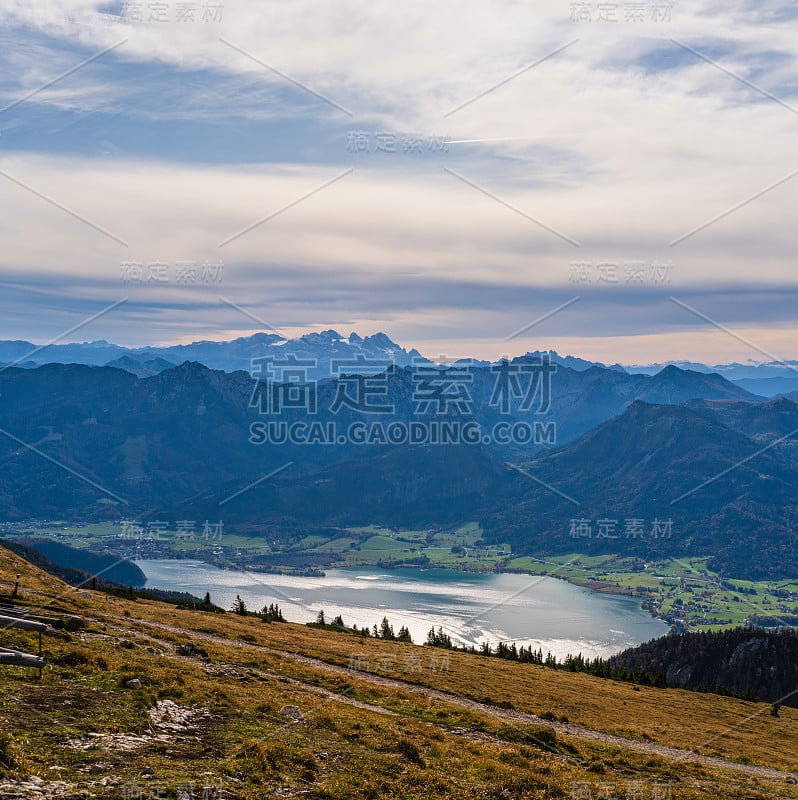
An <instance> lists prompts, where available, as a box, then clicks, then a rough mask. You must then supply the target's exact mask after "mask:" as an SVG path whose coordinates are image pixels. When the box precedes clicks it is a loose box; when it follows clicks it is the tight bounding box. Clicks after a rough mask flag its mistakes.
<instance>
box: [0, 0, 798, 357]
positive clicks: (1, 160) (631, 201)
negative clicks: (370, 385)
mask: <svg viewBox="0 0 798 800" xmlns="http://www.w3.org/2000/svg"><path fill="white" fill-rule="evenodd" d="M142 5H143V6H146V5H147V4H146V3H145V4H142ZM170 8H171V7H170ZM570 9H571V4H570V3H568V2H559V0H557V1H556V2H554V1H552V2H548V3H543V4H535V6H534V8H533V7H530V6H529V5H528V4H523V3H520V2H511V1H510V0H506V1H505V2H498V0H495V1H494V2H488V0H480V1H479V2H474V3H469V4H468V6H467V7H463V6H462V4H455V3H454V2H453V1H452V2H444V3H442V4H437V5H436V6H435V7H434V9H431V8H430V6H429V5H428V4H421V3H420V2H410V3H405V4H402V6H401V7H396V8H393V7H390V8H389V7H387V6H367V5H364V4H363V3H362V2H355V0H342V1H341V2H340V3H336V4H335V5H334V6H333V5H328V4H321V3H318V2H309V1H307V0H298V2H295V3H292V4H290V5H287V4H279V5H268V6H264V5H263V4H261V3H256V2H244V1H243V0H237V2H235V3H233V2H230V3H228V4H226V5H225V8H224V14H223V19H222V21H221V22H218V23H216V22H214V23H211V22H208V23H203V22H201V21H198V22H196V23H194V24H190V25H187V24H182V25H178V24H177V23H169V24H162V23H156V22H152V23H143V24H120V23H118V22H114V21H113V20H110V22H109V18H108V17H107V16H106V17H102V16H100V15H102V14H103V13H105V14H113V13H116V14H117V15H118V14H119V8H112V7H111V6H110V5H109V4H104V3H100V2H90V1H89V0H79V1H78V0H76V2H75V3H71V4H70V8H69V11H68V12H67V11H65V10H64V8H63V6H62V4H61V3H57V2H55V1H54V0H53V1H52V2H50V1H48V0H39V2H33V3H25V4H23V3H21V2H10V1H9V0H0V19H2V20H3V21H4V26H3V29H4V31H5V33H4V34H2V35H0V39H1V40H2V42H0V43H2V44H3V47H2V48H0V53H2V55H0V62H2V67H3V74H4V75H5V76H6V77H5V78H4V80H3V82H2V83H0V105H2V104H4V103H9V102H12V101H14V100H15V99H17V98H20V97H22V96H24V95H25V93H26V92H31V91H33V90H35V89H36V88H37V87H38V86H41V85H42V84H43V83H46V82H48V81H50V80H52V79H53V78H54V77H57V76H58V75H60V74H62V73H63V72H65V71H68V70H70V69H71V68H72V67H74V66H75V65H76V64H79V63H80V62H81V61H83V60H85V59H87V58H89V57H90V56H91V55H92V54H95V53H99V52H100V51H101V50H102V49H103V48H107V47H110V46H112V45H113V44H114V43H116V42H120V41H122V40H123V39H124V40H125V41H124V44H122V45H120V46H119V47H118V48H117V49H116V50H114V51H113V52H111V53H108V54H107V55H105V56H103V57H101V58H98V59H96V61H93V62H92V63H90V64H87V65H86V66H85V68H82V69H80V70H78V71H76V72H74V73H73V74H71V75H70V76H69V77H67V78H65V79H64V80H61V81H58V82H56V83H55V84H53V86H52V87H50V88H48V89H46V90H43V91H41V92H39V93H37V94H36V95H35V96H33V97H31V98H30V99H29V100H28V101H26V102H24V103H21V104H20V105H18V106H16V107H14V108H13V109H11V110H9V111H7V112H5V113H0V133H2V136H0V146H1V147H2V150H0V169H2V170H4V171H5V172H6V173H7V174H8V175H11V176H12V177H13V178H15V179H17V180H18V181H21V182H22V183H24V184H26V185H27V186H28V187H30V188H32V189H34V190H36V191H37V192H39V193H40V194H41V195H45V196H46V197H47V198H49V199H50V200H52V201H53V202H56V203H58V204H60V205H61V206H63V207H64V208H66V209H68V211H71V212H72V214H69V213H66V212H65V211H64V210H63V209H59V208H56V207H55V206H54V205H53V204H52V203H48V202H47V201H46V200H45V199H43V198H42V197H41V196H36V195H35V194H33V193H32V192H31V191H28V190H27V189H26V188H25V187H24V186H20V185H19V184H18V183H13V182H12V181H10V180H9V179H7V178H4V177H3V176H0V197H1V198H2V199H3V202H4V207H5V208H7V209H8V211H7V213H6V214H5V215H4V218H3V219H2V220H0V235H1V236H2V239H3V242H4V247H3V251H2V254H0V271H1V272H2V276H3V277H4V278H5V280H6V282H7V285H9V286H13V287H14V288H13V292H12V293H11V294H8V295H6V296H7V297H8V298H9V301H8V302H10V298H11V297H15V298H16V299H17V305H16V307H15V310H14V312H13V314H10V315H6V317H5V321H4V324H5V326H6V330H5V331H4V332H2V333H0V335H5V336H8V337H9V338H15V337H16V336H17V335H22V334H19V333H18V331H20V330H23V329H24V330H27V331H29V333H26V334H25V335H27V336H28V337H30V338H37V337H36V336H35V335H34V334H35V333H36V329H37V326H40V325H43V324H52V325H56V320H59V321H60V318H59V314H58V311H57V308H58V307H59V306H58V304H59V303H62V304H64V306H65V307H66V308H68V309H69V311H68V312H65V314H66V316H67V317H69V318H71V317H72V315H74V314H78V313H81V310H82V309H83V308H84V307H86V305H87V304H88V306H91V307H93V306H92V303H94V302H97V303H110V302H113V301H114V300H115V299H117V298H118V296H119V295H120V292H121V293H124V292H128V293H131V296H132V298H133V299H132V300H131V303H130V304H128V305H126V306H125V308H124V309H120V311H119V314H118V315H117V314H115V315H113V318H111V317H109V319H108V320H106V321H104V323H103V324H104V325H106V326H107V327H106V328H105V329H104V330H103V333H102V335H105V336H106V338H114V332H115V331H116V332H117V333H118V335H119V336H124V337H128V336H136V335H137V336H139V337H140V338H139V341H141V342H143V341H144V340H143V339H142V338H141V337H148V340H150V341H151V340H154V339H157V340H159V341H163V340H166V339H168V338H169V337H172V338H173V339H175V340H176V339H185V338H186V337H188V338H191V336H192V332H193V331H196V332H197V333H198V334H199V333H200V332H202V335H212V334H213V331H214V330H217V331H229V330H231V329H234V328H236V327H237V326H238V325H244V326H249V325H250V324H251V322H250V321H247V320H246V319H244V318H242V319H240V320H237V321H236V320H235V319H234V315H233V316H231V310H230V309H229V308H227V309H223V308H218V309H217V308H216V300H215V299H214V291H215V290H214V288H213V287H212V286H196V287H193V288H192V287H190V286H177V285H175V284H174V282H172V283H171V284H169V285H153V284H151V285H146V286H141V287H138V286H134V285H125V284H124V283H123V282H122V281H121V280H120V273H121V270H122V262H123V261H133V262H136V261H138V262H141V263H142V264H145V265H146V264H149V263H151V262H166V263H167V264H169V265H170V269H171V270H172V271H173V273H174V270H175V265H176V264H177V262H178V261H187V260H194V261H196V262H198V263H202V262H203V261H206V260H208V261H214V262H215V261H218V260H220V259H222V260H224V264H225V268H224V275H225V279H224V280H225V283H224V293H225V294H226V295H229V296H230V297H231V298H232V299H236V298H244V299H245V300H246V301H247V302H250V301H252V302H254V301H255V300H257V301H258V304H259V305H263V306H264V307H265V308H267V309H269V310H270V311H269V313H270V314H273V310H277V311H279V312H280V313H279V314H278V315H277V316H278V317H279V320H280V323H281V325H286V326H288V327H289V328H290V327H292V326H294V327H296V328H298V329H299V328H303V327H312V326H314V325H316V324H318V325H320V326H323V327H329V326H341V327H346V323H350V322H351V323H352V325H353V326H356V325H358V324H359V325H363V326H365V327H367V328H369V330H371V331H373V330H377V329H379V328H385V329H387V330H389V332H391V333H392V334H397V335H398V333H397V331H401V333H402V335H403V336H404V338H405V340H406V341H409V342H411V343H412V342H413V341H421V340H423V341H425V342H431V341H435V340H436V338H438V339H440V340H441V341H444V340H446V341H450V342H452V341H456V340H457V337H458V336H460V337H462V339H463V340H464V341H465V340H466V339H469V337H472V336H473V335H474V333H475V332H478V335H479V336H482V337H485V338H486V339H489V340H490V339H491V337H492V336H493V337H494V338H495V339H496V341H497V342H499V341H500V339H501V336H502V335H503V334H502V333H497V331H500V330H504V328H510V329H513V330H514V329H516V328H518V327H521V325H523V324H524V321H525V320H526V319H527V318H528V317H527V316H526V315H525V309H529V310H530V314H531V316H534V315H535V314H536V313H545V311H546V310H547V309H548V308H552V307H556V305H558V304H559V303H562V302H564V301H565V300H566V299H567V298H568V297H570V296H572V295H574V294H580V295H584V296H585V297H586V298H588V299H589V300H590V303H587V302H586V303H585V304H584V306H585V307H587V306H589V307H590V308H593V309H594V310H593V311H592V312H588V311H582V310H581V308H582V307H583V305H582V304H581V303H580V306H579V308H580V310H579V311H577V310H576V309H574V311H573V313H570V312H567V313H569V319H570V320H571V322H569V325H571V326H572V328H571V329H568V330H566V329H565V328H563V327H559V326H560V324H561V323H560V321H559V320H558V322H557V323H556V324H555V323H554V321H552V324H551V326H550V327H549V328H548V329H547V330H548V333H549V334H550V335H552V336H559V337H569V336H571V337H577V336H589V335H591V334H593V335H595V336H596V337H599V338H606V344H605V346H607V347H610V346H612V343H611V341H610V340H611V339H612V337H615V336H617V337H630V336H632V335H638V336H645V335H649V334H650V335H651V336H660V337H667V336H671V337H673V336H675V335H676V334H678V333H680V332H691V331H694V329H695V326H696V325H697V324H698V320H696V319H694V318H693V319H689V318H686V317H685V315H684V314H683V313H680V312H679V310H678V309H676V308H674V307H673V304H672V303H669V302H668V301H667V293H668V292H671V293H673V294H674V295H678V296H680V297H688V298H690V297H692V298H694V299H695V300H696V303H698V301H699V300H701V301H702V302H704V301H705V303H706V307H708V308H710V309H712V313H717V314H718V315H719V316H721V317H723V318H724V319H727V320H730V321H731V322H733V323H734V324H745V325H746V326H748V327H749V328H750V329H751V330H757V329H758V330H760V331H762V332H763V333H762V335H763V336H764V335H765V334H764V332H765V331H766V330H767V329H768V328H769V327H771V328H774V329H775V328H776V327H778V328H779V330H780V331H781V333H780V335H781V336H785V337H786V336H787V335H788V334H787V333H786V331H788V327H787V322H788V320H789V319H790V317H789V312H788V303H787V302H786V300H785V298H792V293H793V288H794V287H795V276H794V268H793V259H794V253H795V236H794V222H793V220H792V213H791V209H792V208H794V207H795V201H796V192H798V177H796V179H795V180H792V178H791V177H790V176H791V175H792V173H793V172H794V170H796V169H797V168H798V165H797V164H796V163H795V139H794V133H793V132H794V126H795V119H794V117H795V113H793V112H792V111H791V107H792V106H793V105H795V108H797V109H798V99H797V98H796V94H798V91H796V90H797V89H798V87H796V86H795V80H794V75H795V67H796V54H795V51H794V46H793V45H794V40H795V34H796V24H797V22H798V18H796V15H795V14H794V13H791V12H790V11H789V7H788V6H787V4H786V3H778V2H777V3H773V2H768V3H764V4H761V3H760V4H756V5H752V4H751V3H748V2H742V1H738V2H732V3H724V4H719V3H711V2H700V3H696V4H691V5H690V6H689V7H683V6H682V5H681V4H678V5H674V6H673V8H672V11H671V14H672V20H671V21H670V22H667V23H666V22H659V23H655V22H652V21H650V20H648V21H646V22H643V23H632V22H626V21H625V19H624V13H623V7H622V6H620V5H619V12H618V17H619V21H618V23H603V22H599V21H597V20H595V19H593V20H592V21H590V22H581V23H576V22H572V21H571V20H570V19H569V14H570ZM172 10H173V9H172ZM595 13H596V7H595V5H594V8H593V14H594V16H595ZM223 40H224V41H223ZM225 41H226V42H228V43H229V44H226V43H225ZM231 45H232V46H231ZM241 51H244V52H241ZM554 51H558V52H556V53H555V52H554ZM247 54H249V55H247ZM546 56H550V57H548V58H546ZM541 59H542V60H541ZM258 61H261V62H263V64H268V65H269V66H263V64H259V63H257V62H258ZM536 62H539V63H536ZM713 62H714V63H713ZM531 65H535V66H531ZM270 67H271V68H270ZM527 67H529V68H528V69H527ZM730 73H734V74H730ZM735 75H736V76H738V77H735ZM512 76H515V77H512ZM508 78H511V79H510V80H508ZM751 84H754V86H752V85H751ZM768 94H770V95H772V97H769V96H768ZM474 98H478V99H474ZM470 100H473V102H469V101H470ZM327 101H329V102H327ZM779 101H780V102H779ZM464 104H465V105H464ZM336 106H341V107H343V108H345V109H349V110H351V111H352V116H349V115H348V114H347V113H346V112H344V111H341V110H340V108H336ZM456 108H458V109H459V110H457V111H454V113H449V112H452V111H453V110H454V109H456ZM447 114H448V116H447ZM355 131H359V132H360V134H359V135H360V136H361V140H362V139H363V138H365V139H366V140H367V142H368V150H369V152H367V153H365V152H360V151H358V150H357V149H356V148H354V147H353V146H352V142H353V132H355ZM386 136H387V137H388V138H390V139H391V140H392V141H393V147H394V149H395V152H393V153H387V152H375V149H376V143H377V141H378V139H379V137H382V138H383V139H385V137H386ZM444 139H445V140H447V141H450V142H451V143H450V144H446V145H444V144H443V142H444ZM455 142H457V143H455ZM419 148H420V149H421V151H422V152H415V150H416V149H419ZM350 168H352V169H353V171H352V173H351V174H350V175H347V176H346V177H344V178H342V179H341V180H339V181H337V182H336V183H334V184H331V185H330V186H328V187H327V188H324V189H323V190H321V191H318V192H316V193H315V194H312V195H311V193H313V192H314V191H315V190H317V189H319V187H321V186H322V185H324V184H325V183H326V182H327V181H330V180H331V179H332V178H334V177H335V176H336V175H340V174H342V173H343V171H344V170H347V169H350ZM458 176H459V177H458ZM307 195H311V196H308V197H307V199H306V200H303V201H302V202H298V203H297V201H298V200H300V199H301V198H303V197H305V196H307ZM293 203H296V205H293V206H292V207H290V208H286V206H290V205H291V204H293ZM281 209H286V210H285V211H283V212H282V213H279V214H278V215H277V216H275V217H274V218H273V219H271V220H269V221H268V222H266V223H264V224H262V225H259V226H257V227H255V228H254V229H253V230H252V231H251V232H249V233H247V234H246V235H242V236H241V237H240V238H236V239H235V240H233V241H231V242H230V243H229V244H228V245H227V246H225V247H222V248H219V243H220V242H222V241H225V240H226V239H230V237H233V236H234V235H235V234H236V233H238V232H239V231H242V230H244V229H245V228H246V227H248V226H250V225H252V224H253V223H256V222H257V221H258V220H261V219H264V218H265V217H267V216H269V215H271V214H274V213H275V212H278V211H280V210H281ZM77 217H82V218H83V221H81V220H80V219H78V218H77ZM702 226H703V227H702ZM97 228H102V229H103V230H104V231H105V232H106V233H110V234H112V237H118V238H119V239H122V240H124V241H125V242H126V243H127V245H128V246H127V247H125V246H123V245H121V244H120V243H119V242H118V241H115V240H114V238H112V237H109V236H108V235H106V234H105V233H103V231H98V230H97ZM691 232H694V233H693V234H692V235H689V236H687V235H688V234H691ZM557 234H561V236H562V238H561V237H559V236H558V235H557ZM685 236H687V238H684V237H685ZM568 240H572V241H573V242H578V244H579V247H576V246H574V245H572V244H569V243H568ZM677 240H678V243H677V244H675V245H674V246H672V243H674V242H677ZM576 262H581V263H583V264H587V265H590V267H591V270H592V272H591V276H590V277H591V280H590V283H587V284H583V285H575V283H574V281H573V280H572V277H573V265H574V264H575V263H576ZM637 262H643V263H645V264H646V265H647V268H649V269H650V267H651V265H652V264H654V263H669V264H671V265H672V271H671V276H670V280H671V283H670V284H669V285H668V287H664V286H654V285H653V284H650V283H649V284H647V285H646V286H644V287H643V288H642V289H641V288H640V287H638V288H635V287H634V286H627V285H624V278H625V272H624V271H625V269H626V268H627V267H628V265H630V264H633V263H637ZM602 264H603V265H605V266H606V265H607V264H615V265H616V267H617V274H618V278H619V283H620V285H618V286H605V285H603V284H600V283H598V279H597V276H598V274H599V265H602ZM173 281H174V275H173ZM48 285H49V286H50V287H55V286H57V287H58V291H48V289H47V287H48ZM605 289H607V290H608V291H604V290H605ZM45 310H46V311H47V313H46V314H45V315H43V314H42V312H43V311H45ZM95 310H96V309H95ZM706 313H710V312H709V311H707V312H706ZM267 318H268V319H270V320H271V319H272V317H271V316H268V315H267ZM564 318H565V316H564V317H563V322H562V324H563V325H564V324H565V323H564ZM143 320H147V321H148V325H152V327H146V328H145V327H143V326H142V325H141V322H142V321H143ZM114 326H117V327H114ZM364 332H365V331H364ZM55 333H57V331H56V332H55ZM55 333H53V332H50V333H49V334H48V335H55ZM106 333H107V335H106ZM38 338H44V336H40V337H38ZM127 341H128V342H130V339H127ZM613 341H615V343H616V344H617V345H618V346H624V347H629V346H630V345H629V341H628V340H624V341H623V342H621V340H620V339H615V340H613ZM661 341H665V339H664V338H663V339H661ZM671 341H676V340H675V339H671ZM786 341H787V340H786V339H785V342H786ZM684 343H685V340H680V344H679V346H683V345H684ZM649 344H651V340H649ZM679 355H682V356H690V355H691V354H690V353H680V354H679ZM603 357H604V358H605V359H607V360H615V359H614V358H612V357H611V356H610V355H606V354H605V355H604V356H603ZM618 357H620V356H618Z"/></svg>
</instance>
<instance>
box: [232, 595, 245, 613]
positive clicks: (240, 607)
mask: <svg viewBox="0 0 798 800" xmlns="http://www.w3.org/2000/svg"><path fill="white" fill-rule="evenodd" d="M233 612H234V613H236V614H238V615H239V616H241V617H246V615H247V605H246V603H245V602H244V601H243V600H242V599H241V595H238V594H237V595H236V601H235V603H233Z"/></svg>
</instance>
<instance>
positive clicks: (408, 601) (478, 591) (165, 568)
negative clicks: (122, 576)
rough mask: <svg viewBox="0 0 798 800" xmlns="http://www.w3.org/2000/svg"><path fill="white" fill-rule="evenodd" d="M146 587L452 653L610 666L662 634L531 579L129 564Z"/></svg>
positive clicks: (547, 580) (599, 603)
mask: <svg viewBox="0 0 798 800" xmlns="http://www.w3.org/2000/svg"><path fill="white" fill-rule="evenodd" d="M136 563H137V564H138V565H139V567H141V569H142V570H143V572H144V574H145V575H146V576H147V584H146V585H147V587H148V588H157V589H171V590H173V591H180V592H190V593H191V594H194V595H197V596H198V597H204V595H205V592H210V594H211V600H212V601H213V602H214V603H215V604H216V605H218V606H221V607H222V608H228V609H229V608H231V607H232V605H233V601H234V600H235V598H236V595H240V596H241V598H242V599H243V600H244V602H245V603H246V605H247V608H249V609H250V610H251V611H255V610H260V609H261V608H263V606H264V605H268V604H269V603H277V604H278V605H279V606H280V608H281V610H282V612H283V616H284V617H285V618H286V619H287V620H289V621H290V622H311V621H314V620H315V618H316V615H317V614H318V612H319V611H320V610H322V609H323V610H324V613H325V614H326V616H327V618H328V619H332V617H334V616H336V615H337V614H341V615H342V616H343V619H344V623H345V624H347V625H352V624H353V623H354V624H357V626H358V627H363V626H368V627H371V626H372V625H374V624H375V623H377V624H379V623H380V621H381V620H382V618H383V617H384V616H387V617H388V619H389V621H390V622H391V624H392V625H393V627H394V630H395V631H398V630H399V628H400V626H402V625H406V626H407V627H408V628H409V630H410V632H411V634H412V636H413V641H414V642H416V643H422V642H424V641H425V639H426V637H427V632H428V631H429V629H430V627H432V626H433V625H434V626H435V627H436V628H437V627H438V626H442V627H443V629H444V631H446V633H448V634H449V635H450V636H451V637H452V640H453V642H454V643H456V644H467V645H472V644H473V645H476V646H479V645H480V644H481V643H483V642H486V641H487V642H490V643H491V644H493V645H495V644H496V643H497V642H498V641H508V642H509V641H513V642H516V643H517V644H518V645H519V646H520V645H522V644H524V645H532V646H533V647H534V648H535V649H537V648H538V647H540V648H542V649H543V654H544V656H545V654H546V652H547V651H551V652H552V653H553V654H554V655H556V656H557V657H558V658H562V657H564V656H565V655H567V654H568V653H574V654H576V653H579V652H581V653H582V654H583V655H584V656H586V657H590V658H594V657H595V656H603V657H606V656H609V655H612V654H613V653H617V652H619V651H620V650H623V649H625V648H627V647H633V646H634V645H637V644H640V643H642V642H646V641H648V640H649V639H653V638H655V637H657V636H662V635H664V634H665V633H667V631H668V625H667V624H666V623H664V622H662V621H661V620H657V619H654V618H653V617H651V616H650V615H649V614H648V613H647V612H646V611H644V610H643V609H642V608H641V606H640V601H639V600H637V599H635V598H632V597H623V596H618V595H609V594H599V593H597V592H591V591H589V590H587V589H583V588H581V587H578V586H574V585H572V584H569V583H566V582H565V581H563V580H558V579H556V578H551V577H546V576H542V577H541V576H536V575H511V574H501V573H471V572H455V571H451V570H442V569H429V570H420V569H402V570H380V569H371V568H359V567H356V568H351V569H332V570H329V571H328V572H327V575H326V577H324V578H299V577H291V576H287V575H270V574H266V573H258V572H248V571H246V572H244V571H237V570H224V569H219V568H218V567H214V566H211V565H210V564H205V563H203V562H201V561H189V560H174V559H162V560H149V561H147V560H143V561H137V562H136Z"/></svg>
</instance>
